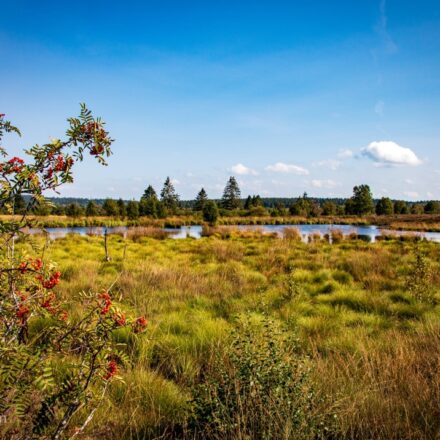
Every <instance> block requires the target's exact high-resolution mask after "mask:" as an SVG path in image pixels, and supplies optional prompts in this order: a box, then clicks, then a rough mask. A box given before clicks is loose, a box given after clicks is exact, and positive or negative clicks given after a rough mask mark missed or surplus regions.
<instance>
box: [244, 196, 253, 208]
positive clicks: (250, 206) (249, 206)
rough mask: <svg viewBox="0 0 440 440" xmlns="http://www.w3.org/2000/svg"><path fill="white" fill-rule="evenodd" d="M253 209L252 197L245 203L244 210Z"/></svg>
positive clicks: (248, 197)
mask: <svg viewBox="0 0 440 440" xmlns="http://www.w3.org/2000/svg"><path fill="white" fill-rule="evenodd" d="M251 208H252V197H251V196H247V199H246V201H245V202H244V209H251Z"/></svg>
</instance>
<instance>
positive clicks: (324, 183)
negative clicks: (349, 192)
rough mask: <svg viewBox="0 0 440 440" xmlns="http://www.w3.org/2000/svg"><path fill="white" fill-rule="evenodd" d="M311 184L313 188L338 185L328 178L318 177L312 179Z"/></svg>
mask: <svg viewBox="0 0 440 440" xmlns="http://www.w3.org/2000/svg"><path fill="white" fill-rule="evenodd" d="M311 185H312V186H313V187H314V188H334V187H335V186H338V184H337V183H336V182H335V181H333V180H330V179H327V180H318V179H313V180H312V181H311Z"/></svg>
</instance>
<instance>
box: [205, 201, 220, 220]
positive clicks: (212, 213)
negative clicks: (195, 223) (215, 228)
mask: <svg viewBox="0 0 440 440" xmlns="http://www.w3.org/2000/svg"><path fill="white" fill-rule="evenodd" d="M218 215H219V213H218V207H217V204H216V203H215V202H214V201H213V200H208V201H207V202H206V203H205V206H204V207H203V220H205V222H208V223H209V224H210V225H215V224H216V223H217V219H218Z"/></svg>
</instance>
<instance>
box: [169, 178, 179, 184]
mask: <svg viewBox="0 0 440 440" xmlns="http://www.w3.org/2000/svg"><path fill="white" fill-rule="evenodd" d="M171 183H172V184H173V185H180V180H177V179H171Z"/></svg>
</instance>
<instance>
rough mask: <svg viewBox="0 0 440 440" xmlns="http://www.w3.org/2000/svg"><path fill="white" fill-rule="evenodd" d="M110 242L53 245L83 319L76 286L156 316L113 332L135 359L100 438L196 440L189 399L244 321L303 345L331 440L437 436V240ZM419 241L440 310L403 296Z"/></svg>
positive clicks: (96, 427) (97, 430)
mask: <svg viewBox="0 0 440 440" xmlns="http://www.w3.org/2000/svg"><path fill="white" fill-rule="evenodd" d="M36 240H37V242H39V243H40V245H41V244H42V240H43V238H41V237H40V238H37V239H36ZM108 241H109V243H108V245H109V253H110V257H111V261H110V262H105V261H104V248H103V238H102V237H96V236H90V237H80V236H74V235H70V236H67V237H65V238H61V239H57V240H55V241H53V242H51V243H50V246H49V247H48V249H47V250H46V256H47V257H48V258H50V259H51V260H53V261H56V262H58V267H59V270H60V271H61V272H62V274H63V277H62V282H61V283H60V285H59V288H58V292H59V295H61V297H62V298H65V299H66V300H68V301H69V303H71V304H72V306H71V314H72V315H77V314H81V303H80V302H79V301H77V294H78V292H80V291H102V290H107V289H108V288H109V286H113V287H112V295H113V298H114V299H115V302H116V303H117V305H118V306H120V307H121V308H123V309H124V310H126V311H127V312H129V313H131V314H133V315H135V316H138V315H145V316H147V317H148V320H149V324H148V331H147V332H146V334H144V335H141V336H139V337H137V338H133V337H131V336H130V335H129V334H128V332H125V331H120V332H118V333H117V334H116V336H115V338H117V340H118V341H119V342H121V343H125V344H126V346H125V350H126V351H127V352H128V353H129V355H130V359H131V365H130V366H128V367H127V368H126V369H125V370H124V371H123V372H122V377H123V380H124V382H125V383H118V382H115V383H114V384H113V385H112V386H111V387H110V391H109V394H108V396H107V398H106V401H105V402H104V404H103V406H102V407H101V408H100V410H99V411H98V412H97V414H96V417H95V418H94V420H93V421H92V423H91V424H90V426H89V427H88V430H89V432H90V435H91V436H92V438H93V435H96V436H98V435H102V436H103V438H108V439H120V438H155V437H156V436H160V435H163V436H164V438H180V437H185V436H188V437H189V438H190V434H188V433H187V430H186V426H187V425H186V424H187V419H188V417H189V414H190V403H189V402H190V399H191V396H192V393H193V390H194V387H195V385H196V383H197V382H198V380H199V378H200V372H201V371H202V370H203V369H204V367H206V365H207V364H209V362H210V359H211V357H212V355H213V353H217V352H219V351H221V350H222V349H223V348H224V346H225V342H226V341H227V340H228V335H229V334H230V333H231V331H232V330H233V329H234V328H235V327H236V324H237V319H238V318H239V317H240V316H243V315H245V314H249V313H250V314H253V315H254V316H259V315H265V316H269V317H270V318H271V319H273V320H274V321H276V322H277V323H278V324H279V325H280V326H282V327H283V328H284V329H286V330H287V331H288V332H289V333H291V334H292V335H296V336H297V337H298V338H299V343H300V347H301V349H302V350H303V352H304V353H307V354H309V355H310V357H311V364H312V367H313V369H312V377H313V380H314V384H315V386H316V388H317V390H318V393H320V394H325V395H327V396H328V400H327V402H330V403H327V405H329V406H330V408H331V411H332V412H334V413H335V414H336V415H337V419H336V422H335V427H334V428H333V429H334V430H335V431H334V432H335V433H336V434H334V435H335V436H336V437H337V438H383V439H385V438H396V439H397V438H408V439H409V438H420V439H421V438H431V437H427V436H432V435H434V434H435V433H437V434H438V433H439V432H440V431H438V430H439V429H440V422H439V420H440V411H439V409H438V401H439V398H440V380H439V378H438V371H439V370H438V369H437V368H438V367H440V356H439V345H438V344H439V342H440V337H439V334H440V333H439V332H440V306H439V305H438V302H439V301H440V246H439V245H438V244H435V243H431V242H419V243H412V242H401V241H397V240H390V241H386V242H379V243H374V244H368V243H364V242H362V241H359V240H344V241H342V242H341V243H337V244H329V243H327V242H324V241H320V242H313V243H310V244H305V243H302V242H299V241H297V240H283V239H279V238H275V237H272V236H265V235H259V234H254V235H252V236H251V237H242V236H240V235H234V234H232V236H231V237H230V238H228V239H219V238H217V237H215V236H213V237H209V238H202V239H200V240H192V239H183V240H172V239H166V240H156V239H153V238H151V237H136V240H135V241H133V240H130V239H124V238H123V237H120V236H110V237H109V240H108ZM416 247H417V248H418V249H419V251H421V252H423V253H424V254H425V255H426V258H427V260H428V261H429V264H430V266H431V269H432V272H431V273H432V276H431V278H430V288H432V289H433V290H434V298H435V300H436V301H437V303H436V302H435V301H434V303H432V302H428V301H421V300H419V299H416V298H415V297H413V295H412V294H411V293H410V292H409V291H408V288H407V280H408V278H409V277H410V276H411V270H412V265H413V262H414V260H415V248H416ZM409 364H410V365H409ZM436 372H437V373H436ZM436 403H437V406H436ZM329 406H327V407H326V408H323V411H324V410H325V411H328V410H329ZM432 438H435V437H432Z"/></svg>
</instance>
